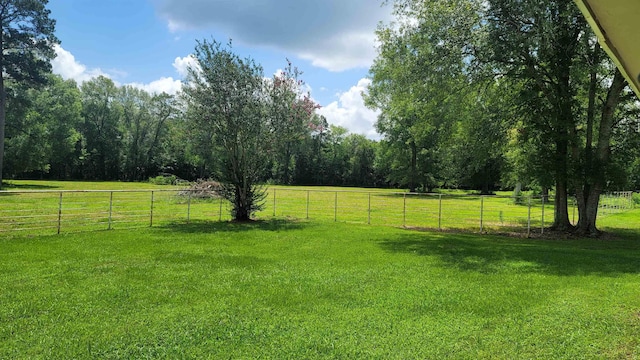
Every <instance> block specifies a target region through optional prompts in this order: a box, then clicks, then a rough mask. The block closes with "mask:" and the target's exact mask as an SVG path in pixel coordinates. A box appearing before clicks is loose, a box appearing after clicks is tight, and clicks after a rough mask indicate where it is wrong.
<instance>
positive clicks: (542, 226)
mask: <svg viewBox="0 0 640 360" xmlns="http://www.w3.org/2000/svg"><path fill="white" fill-rule="evenodd" d="M544 200H545V196H544V195H542V225H541V228H540V234H544Z"/></svg>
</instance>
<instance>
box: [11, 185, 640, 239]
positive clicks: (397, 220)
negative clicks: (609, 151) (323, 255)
mask: <svg viewBox="0 0 640 360" xmlns="http://www.w3.org/2000/svg"><path fill="white" fill-rule="evenodd" d="M0 204H1V207H0V234H5V235H6V234H14V235H39V234H56V233H68V232H80V231H96V230H109V229H125V228H140V227H152V226H154V225H159V224H167V223H171V222H182V223H184V222H192V221H211V220H217V221H226V220H229V219H230V214H229V204H228V203H227V202H226V201H224V200H222V199H220V198H216V197H210V198H204V199H203V198H197V197H196V196H194V194H193V193H192V192H190V191H189V190H185V189H171V190H166V189H161V190H87V191H76V190H66V191H65V190H62V191H4V192H0ZM631 208H633V201H632V199H631V192H625V193H615V194H610V195H606V196H603V199H602V201H601V210H600V213H601V215H603V216H606V215H608V214H611V213H615V212H620V211H624V210H626V209H631ZM569 211H570V218H571V220H572V222H573V223H574V224H575V222H576V221H577V216H578V215H577V210H576V207H575V202H571V203H570V210H569ZM256 217H257V218H258V219H268V218H272V217H275V218H289V219H310V220H318V221H335V222H338V221H339V222H351V223H363V224H373V225H388V226H405V227H415V228H426V229H436V230H467V231H481V232H505V231H508V232H521V233H540V232H542V231H544V227H545V226H548V225H549V224H550V222H551V221H552V219H553V199H552V198H549V199H543V198H542V197H530V196H522V197H518V198H514V197H512V196H477V195H450V194H413V193H399V192H389V191H384V190H371V191H347V190H310V189H295V188H276V187H272V188H269V190H268V197H267V199H266V203H265V208H264V210H262V211H261V212H259V213H258V214H257V216H256Z"/></svg>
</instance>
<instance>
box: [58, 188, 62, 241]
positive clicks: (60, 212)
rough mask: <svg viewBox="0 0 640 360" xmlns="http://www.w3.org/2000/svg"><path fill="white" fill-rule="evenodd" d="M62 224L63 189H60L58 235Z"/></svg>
mask: <svg viewBox="0 0 640 360" xmlns="http://www.w3.org/2000/svg"><path fill="white" fill-rule="evenodd" d="M61 224H62V191H60V198H59V199H58V235H60V226H61Z"/></svg>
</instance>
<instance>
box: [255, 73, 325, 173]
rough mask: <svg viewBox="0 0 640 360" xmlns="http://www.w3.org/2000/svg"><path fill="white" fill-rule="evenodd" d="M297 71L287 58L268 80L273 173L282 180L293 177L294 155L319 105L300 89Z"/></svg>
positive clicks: (300, 84)
mask: <svg viewBox="0 0 640 360" xmlns="http://www.w3.org/2000/svg"><path fill="white" fill-rule="evenodd" d="M301 74H302V72H300V71H299V70H298V69H297V68H296V67H294V66H293V64H292V63H291V62H290V61H287V67H286V68H285V69H284V70H283V71H282V72H279V73H277V74H275V75H274V76H273V78H272V79H271V80H270V81H269V83H268V84H269V86H268V92H267V93H268V110H269V111H268V113H269V121H270V127H271V129H272V131H273V137H274V139H273V143H274V144H275V145H276V147H275V148H274V156H275V159H274V171H273V177H274V179H275V180H276V181H277V182H279V183H282V184H291V183H292V181H293V175H294V173H295V167H296V159H297V158H298V157H299V156H300V153H301V151H302V145H303V143H304V140H305V139H306V138H307V137H309V129H310V125H311V122H312V119H313V117H314V115H315V110H316V109H317V108H319V105H318V104H316V103H315V102H314V101H313V100H312V99H311V96H310V95H309V94H308V93H304V90H303V86H304V82H303V81H302V80H301V79H300V75H301Z"/></svg>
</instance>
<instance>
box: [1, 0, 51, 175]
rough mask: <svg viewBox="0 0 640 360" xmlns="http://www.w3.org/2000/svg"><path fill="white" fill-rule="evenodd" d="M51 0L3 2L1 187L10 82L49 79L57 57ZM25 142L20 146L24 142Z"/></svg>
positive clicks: (27, 82) (38, 81)
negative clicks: (51, 16) (7, 89)
mask: <svg viewBox="0 0 640 360" xmlns="http://www.w3.org/2000/svg"><path fill="white" fill-rule="evenodd" d="M47 3H48V0H3V1H1V2H0V7H1V9H2V11H1V12H0V24H1V26H2V32H1V33H0V37H1V40H2V41H0V51H2V56H0V70H1V71H2V74H1V75H0V188H2V178H3V176H2V172H3V169H4V164H3V160H4V157H5V156H4V149H5V124H6V116H5V115H6V114H5V111H6V105H7V103H6V98H7V91H6V85H7V83H10V82H14V83H17V84H18V86H20V85H25V84H29V85H38V84H43V83H45V82H46V80H47V74H48V73H49V72H50V71H51V63H50V60H51V59H53V58H54V57H55V51H54V46H55V45H56V44H57V43H59V41H58V39H57V38H56V37H55V35H54V32H55V24H56V22H55V20H53V19H51V18H49V15H50V14H51V11H50V10H49V9H47V8H46V5H47ZM24 145H25V144H24V142H21V144H20V146H24Z"/></svg>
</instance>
